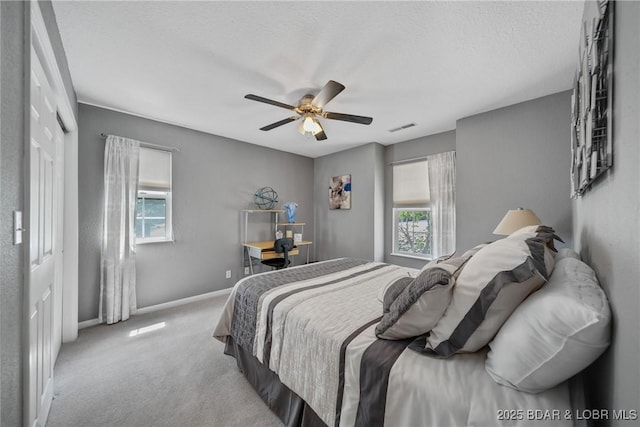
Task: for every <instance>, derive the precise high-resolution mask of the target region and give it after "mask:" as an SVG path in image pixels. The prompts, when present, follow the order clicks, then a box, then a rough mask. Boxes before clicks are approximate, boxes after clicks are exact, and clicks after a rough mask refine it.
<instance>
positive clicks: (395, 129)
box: [389, 123, 416, 132]
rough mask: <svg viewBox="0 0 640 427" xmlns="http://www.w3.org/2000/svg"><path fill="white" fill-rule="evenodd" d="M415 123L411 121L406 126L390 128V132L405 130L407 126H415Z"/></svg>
mask: <svg viewBox="0 0 640 427" xmlns="http://www.w3.org/2000/svg"><path fill="white" fill-rule="evenodd" d="M415 125H416V124H415V123H409V124H407V125H404V126H400V127H397V128H394V129H389V132H398V131H399V130H403V129H407V128H410V127H414V126H415Z"/></svg>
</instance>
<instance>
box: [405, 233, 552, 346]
mask: <svg viewBox="0 0 640 427" xmlns="http://www.w3.org/2000/svg"><path fill="white" fill-rule="evenodd" d="M540 229H541V230H543V231H544V232H543V233H537V232H535V231H531V232H523V233H519V234H514V235H511V236H509V237H508V238H505V239H502V240H497V241H495V242H493V243H491V244H489V245H487V246H485V247H482V248H481V249H480V250H479V251H478V252H477V253H476V254H475V255H474V256H473V257H472V258H471V259H470V260H469V262H467V264H466V265H465V266H464V268H463V269H462V272H461V273H460V275H459V276H458V279H457V280H456V285H455V287H454V289H453V296H452V298H451V303H450V304H449V307H448V308H447V310H446V312H445V313H444V316H442V318H441V319H440V321H439V322H438V323H437V325H436V326H435V327H434V328H433V330H432V331H431V333H430V334H429V337H428V338H427V342H426V345H425V346H424V349H418V348H416V346H415V345H413V346H411V347H410V348H412V349H414V350H416V351H421V352H425V353H432V354H433V353H435V354H437V355H439V356H444V357H447V356H450V355H452V354H454V353H465V352H474V351H477V350H479V349H480V348H482V347H484V346H485V345H486V344H487V343H488V342H489V341H490V340H491V339H492V338H493V337H494V335H495V334H496V333H497V332H498V329H500V327H501V326H502V324H503V323H504V322H505V321H506V320H507V318H508V317H509V315H510V314H511V313H512V312H513V310H515V308H516V307H517V306H518V305H519V304H520V303H521V302H522V301H523V300H524V299H525V298H526V297H527V296H528V295H529V294H530V293H532V292H534V291H535V290H537V289H538V288H540V287H541V286H542V285H543V284H544V282H545V281H546V279H547V277H548V275H549V274H550V273H551V271H552V270H553V255H552V254H551V252H550V251H549V250H548V248H547V247H546V244H547V243H548V239H549V237H548V235H547V234H548V233H547V230H548V228H547V227H540Z"/></svg>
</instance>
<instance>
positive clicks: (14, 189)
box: [0, 2, 29, 426]
mask: <svg viewBox="0 0 640 427" xmlns="http://www.w3.org/2000/svg"><path fill="white" fill-rule="evenodd" d="M28 13H29V5H28V3H23V2H0V19H1V22H0V28H1V31H2V32H1V34H0V43H1V46H0V50H1V59H0V80H1V82H0V85H1V87H0V92H2V98H1V102H2V104H1V106H0V116H1V118H0V123H1V125H2V127H1V131H0V194H1V196H2V197H1V198H0V228H1V230H0V250H1V252H0V265H1V267H0V270H1V271H2V276H0V277H1V280H2V283H0V316H1V317H0V366H1V369H2V380H1V383H0V384H1V387H2V388H1V396H0V398H1V402H0V411H1V412H0V424H1V425H3V426H4V425H7V426H9V425H20V424H21V420H22V399H21V397H22V359H21V357H22V353H21V350H22V343H21V340H22V335H21V332H22V324H23V322H22V320H23V319H22V304H23V298H22V283H23V273H22V265H23V253H22V251H23V247H22V245H20V246H14V245H13V233H12V225H13V219H12V215H13V211H14V210H22V206H23V191H24V187H23V184H24V177H23V171H24V169H23V163H24V162H23V146H24V136H25V135H24V119H25V114H24V109H25V107H26V106H25V96H26V95H25V92H24V77H23V75H24V74H25V73H24V67H25V65H24V61H25V51H24V48H25V46H24V43H25V25H24V19H25V15H26V14H28Z"/></svg>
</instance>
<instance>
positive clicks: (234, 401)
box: [47, 296, 283, 427]
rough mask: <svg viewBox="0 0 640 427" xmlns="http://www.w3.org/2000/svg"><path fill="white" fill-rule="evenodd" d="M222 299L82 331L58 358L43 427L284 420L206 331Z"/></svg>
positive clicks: (241, 423)
mask: <svg viewBox="0 0 640 427" xmlns="http://www.w3.org/2000/svg"><path fill="white" fill-rule="evenodd" d="M225 299H226V297H225V296H222V297H213V298H209V299H206V300H201V301H197V302H193V303H189V304H185V305H182V306H180V307H175V308H170V309H165V310H162V311H157V312H153V313H147V314H144V315H139V316H134V317H132V318H130V319H129V320H127V321H126V322H120V323H117V324H114V325H99V326H94V327H91V328H87V329H83V330H81V331H80V333H79V336H78V339H77V341H75V342H73V343H68V344H64V345H63V346H62V349H61V351H60V355H59V356H58V361H57V363H56V366H55V371H54V372H55V374H54V375H55V387H54V390H55V392H54V400H53V405H52V407H51V411H50V413H49V418H48V421H47V427H75V426H78V427H80V426H82V427H129V426H130V427H135V426H145V427H150V426H180V427H199V426H216V427H217V426H221V427H227V426H229V427H233V426H242V427H245V426H265V427H269V426H282V425H283V424H282V422H280V420H279V419H278V418H277V417H276V416H275V415H274V414H273V413H272V412H271V411H270V410H269V408H268V407H267V406H266V405H265V404H264V403H263V402H262V400H261V399H260V397H258V395H257V394H256V392H255V391H254V390H253V388H251V385H249V383H248V382H247V381H246V379H245V378H244V377H243V375H242V374H241V373H240V372H239V371H238V368H237V366H236V362H235V359H233V358H232V357H230V356H226V355H224V354H223V349H224V344H222V343H221V342H219V341H217V340H215V339H213V338H212V337H211V334H212V332H213V329H214V327H215V325H216V323H217V321H218V318H219V316H220V313H221V311H222V307H223V305H224V301H225ZM163 322H164V326H162V327H161V325H162V323H163ZM145 328H147V329H145ZM154 328H156V329H154Z"/></svg>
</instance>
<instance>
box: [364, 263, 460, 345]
mask: <svg viewBox="0 0 640 427" xmlns="http://www.w3.org/2000/svg"><path fill="white" fill-rule="evenodd" d="M472 255H473V253H468V254H466V257H458V258H450V259H447V260H446V261H441V262H439V263H434V264H431V263H429V264H428V265H427V266H426V267H425V268H423V269H422V270H421V271H420V274H418V276H417V277H416V278H415V279H412V278H410V277H402V278H399V279H397V280H396V281H395V282H393V283H392V284H391V285H390V286H388V288H387V291H386V293H385V296H384V300H383V316H382V320H381V321H380V323H379V324H378V326H377V327H376V335H377V336H378V338H384V339H389V340H399V339H405V338H410V337H415V336H417V335H421V334H424V333H426V332H428V331H430V330H431V328H433V326H434V325H435V324H436V322H437V321H438V320H439V319H440V317H442V313H444V311H445V310H446V308H447V306H448V305H449V301H450V300H451V288H452V287H453V285H454V283H455V277H456V276H457V273H458V271H459V270H460V268H461V267H462V265H464V263H465V262H466V261H467V260H468V259H469V258H470V257H471V256H472ZM427 267H428V268H427Z"/></svg>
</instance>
